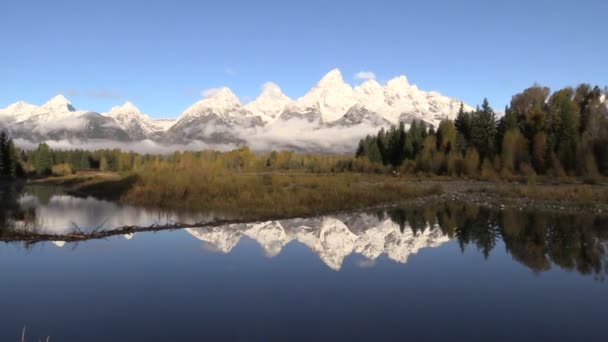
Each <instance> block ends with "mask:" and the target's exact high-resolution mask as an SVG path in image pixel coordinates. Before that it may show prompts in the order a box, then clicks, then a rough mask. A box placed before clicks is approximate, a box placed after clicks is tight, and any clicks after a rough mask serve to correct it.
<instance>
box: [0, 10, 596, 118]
mask: <svg viewBox="0 0 608 342" xmlns="http://www.w3.org/2000/svg"><path fill="white" fill-rule="evenodd" d="M607 15H608V1H606V0H596V1H593V0H588V1H585V0H578V1H565V0H563V1H548V0H546V1H541V0H538V1H534V0H527V1H524V0H518V1H422V0H420V1H403V0H402V1H380V0H376V1H353V0H351V1H329V0H326V1H317V0H307V1H278V0H277V1H188V2H186V1H175V0H174V1H162V0H155V1H127V0H121V1H115V0H104V1H46V0H40V1H35V0H29V1H23V0H5V1H2V4H0V107H5V106H6V105H8V104H10V103H12V102H15V101H17V100H21V99H23V100H26V101H28V102H32V103H38V104H40V103H43V102H44V101H45V100H46V99H48V98H50V97H51V96H53V95H55V94H57V93H59V92H63V93H65V94H66V96H67V97H68V98H70V99H71V100H72V102H73V103H74V105H75V106H76V107H77V108H82V109H92V110H97V111H105V110H107V109H109V108H110V107H111V106H112V105H115V104H118V103H121V102H124V101H125V100H131V101H133V102H134V103H135V104H136V105H137V106H138V107H139V108H140V109H142V110H143V111H144V112H147V113H149V114H151V115H152V116H154V117H162V116H169V117H172V116H177V115H178V114H179V113H181V112H182V111H183V110H184V109H185V108H186V107H188V106H189V105H190V104H192V103H193V102H195V101H196V100H198V99H199V98H200V94H201V91H203V90H204V89H207V88H212V87H218V86H229V87H230V88H232V89H233V90H234V91H235V93H237V95H239V96H241V97H243V98H252V97H255V96H256V95H257V94H258V92H259V90H260V87H261V85H262V84H263V83H264V82H266V81H273V82H276V83H277V84H279V85H280V86H281V87H282V88H283V90H284V91H285V93H286V94H287V95H289V96H291V97H294V98H297V97H299V96H301V95H303V94H304V93H305V92H306V91H307V90H308V89H309V88H310V87H311V86H313V85H314V84H315V83H316V82H317V81H318V80H319V78H320V77H322V76H323V75H324V74H325V73H326V72H327V71H329V70H330V69H332V68H336V67H337V68H340V69H341V70H342V72H343V75H344V78H345V79H346V81H348V82H349V83H351V84H353V85H354V84H357V83H358V82H359V81H356V80H355V78H354V74H355V73H357V72H359V71H373V72H374V73H375V74H376V75H377V79H378V80H379V81H385V80H387V79H389V78H391V77H393V76H396V75H399V74H405V75H406V76H407V77H408V79H409V80H410V82H411V83H415V84H417V85H418V86H419V87H420V88H421V89H424V90H437V91H439V92H441V93H444V94H446V95H450V96H454V97H458V98H461V99H463V100H465V101H466V102H468V103H470V104H472V105H475V104H477V103H480V102H481V99H482V98H483V97H488V98H489V99H490V103H491V104H492V105H494V107H496V108H498V109H499V110H502V109H503V107H504V106H505V104H507V103H508V101H509V100H510V97H511V95H513V94H514V93H516V92H518V91H520V90H522V89H524V88H525V87H527V86H529V85H531V84H532V83H534V82H538V83H541V84H544V85H548V86H550V87H551V88H557V87H562V86H566V85H575V84H578V83H580V82H589V83H593V84H599V85H602V86H603V85H606V84H608V63H607V60H608V43H607V41H608V19H607Z"/></svg>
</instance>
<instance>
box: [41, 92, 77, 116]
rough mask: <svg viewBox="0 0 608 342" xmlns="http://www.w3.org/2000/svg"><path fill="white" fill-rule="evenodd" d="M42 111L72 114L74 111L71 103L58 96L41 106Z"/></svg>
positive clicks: (60, 95)
mask: <svg viewBox="0 0 608 342" xmlns="http://www.w3.org/2000/svg"><path fill="white" fill-rule="evenodd" d="M42 109H43V110H44V111H46V112H74V111H76V110H75V109H74V107H73V106H72V102H70V100H68V99H66V98H65V96H63V95H62V94H59V95H57V96H55V97H53V98H52V99H50V100H48V101H47V102H46V103H45V104H43V105H42Z"/></svg>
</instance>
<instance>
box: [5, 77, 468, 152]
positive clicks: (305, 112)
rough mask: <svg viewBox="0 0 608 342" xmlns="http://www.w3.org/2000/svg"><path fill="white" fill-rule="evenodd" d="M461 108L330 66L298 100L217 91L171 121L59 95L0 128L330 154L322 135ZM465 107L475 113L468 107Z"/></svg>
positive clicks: (22, 108) (44, 137)
mask: <svg viewBox="0 0 608 342" xmlns="http://www.w3.org/2000/svg"><path fill="white" fill-rule="evenodd" d="M460 104H461V101H460V100H458V99H455V98H451V97H447V96H443V95H441V94H439V93H437V92H435V91H430V92H426V91H422V90H419V89H418V87H417V86H416V85H411V84H409V82H408V80H407V78H406V77H405V76H399V77H396V78H394V79H391V80H389V81H388V82H386V84H384V85H381V84H380V83H378V82H377V81H375V80H367V81H365V82H364V83H362V84H361V85H358V86H356V87H354V88H353V87H352V86H351V85H349V84H347V83H346V82H344V80H343V77H342V74H341V72H340V71H339V70H338V69H334V70H332V71H330V72H329V73H327V74H326V75H325V76H324V77H323V78H322V79H321V80H320V81H319V82H318V83H317V84H316V85H315V86H314V87H313V88H312V89H310V90H309V91H308V92H307V93H306V94H305V95H304V96H302V97H300V98H298V99H295V100H294V99H291V98H289V97H288V96H287V95H285V94H284V93H283V92H282V90H281V88H280V87H279V86H278V85H276V84H274V83H267V84H265V85H264V87H263V90H262V92H261V94H260V95H259V96H258V97H257V98H256V99H254V100H253V101H251V102H249V103H247V104H242V103H241V101H240V100H239V98H238V97H237V96H236V95H235V94H234V93H233V92H232V91H231V90H230V89H229V88H219V89H216V90H215V91H214V92H212V93H211V94H208V96H207V97H206V98H204V99H202V100H200V101H198V102H196V103H194V104H193V105H192V106H190V107H188V108H187V109H186V110H185V111H184V112H183V113H182V114H181V115H180V116H179V117H178V118H176V119H152V118H150V116H148V115H146V114H144V113H142V112H141V111H140V110H139V109H138V108H137V107H136V106H135V105H134V104H133V103H131V102H126V103H124V104H123V105H120V106H115V107H113V108H111V109H110V110H109V111H108V112H101V113H100V112H96V111H86V110H78V109H76V108H74V106H73V105H72V103H71V102H70V101H69V100H68V99H67V98H65V97H64V96H63V95H57V96H55V97H53V98H52V99H50V100H49V101H48V102H46V103H45V104H43V105H42V106H37V105H33V104H30V103H26V102H23V101H20V102H17V103H14V104H11V105H9V106H8V107H6V108H4V109H0V129H2V130H6V131H8V132H9V133H10V135H11V136H12V137H14V138H17V139H21V140H24V141H29V142H32V143H38V142H43V141H57V140H68V141H72V142H73V141H90V140H109V141H115V142H119V143H128V142H137V141H144V140H151V141H154V142H156V143H159V144H171V145H173V144H182V145H187V144H191V143H193V142H200V143H203V144H207V145H212V146H215V147H217V146H222V145H223V146H230V147H235V146H240V145H252V146H253V148H258V149H272V148H285V147H291V148H296V149H297V148H298V146H300V147H302V149H304V150H307V149H311V148H312V149H320V150H329V151H331V150H332V149H333V146H335V145H334V144H331V143H329V144H328V143H324V142H323V141H322V140H324V139H326V137H327V139H334V140H335V139H343V140H344V141H348V142H349V143H350V142H351V141H352V142H355V141H356V140H358V139H360V138H361V137H362V136H364V135H365V134H368V133H372V132H375V131H377V130H378V129H379V128H380V127H386V126H389V125H391V124H397V123H398V122H400V121H403V122H405V123H406V124H408V123H411V122H412V121H413V120H422V121H425V122H427V123H428V124H431V125H437V124H438V123H439V122H440V121H441V120H442V119H444V118H450V119H453V118H454V117H455V116H456V114H457V112H458V109H459V107H460ZM465 110H472V108H471V107H470V106H468V105H466V104H465ZM306 139H308V140H310V141H308V142H307V144H298V142H301V141H302V140H306ZM316 140H319V141H316ZM345 145H348V144H345ZM352 148H354V146H353V147H352Z"/></svg>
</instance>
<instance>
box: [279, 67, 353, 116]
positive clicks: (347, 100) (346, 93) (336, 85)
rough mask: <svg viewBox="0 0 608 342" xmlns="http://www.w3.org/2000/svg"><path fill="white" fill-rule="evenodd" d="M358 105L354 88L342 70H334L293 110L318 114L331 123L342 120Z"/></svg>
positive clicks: (303, 97) (297, 103) (299, 100)
mask: <svg viewBox="0 0 608 342" xmlns="http://www.w3.org/2000/svg"><path fill="white" fill-rule="evenodd" d="M356 103H357V100H356V99H355V93H354V91H353V88H352V87H351V86H350V85H348V84H346V83H345V82H344V80H343V79H342V73H341V72H340V70H338V69H334V70H332V71H330V72H329V73H327V75H325V76H324V77H323V78H322V79H321V80H320V81H319V83H317V85H316V86H315V87H314V88H312V89H311V90H309V91H308V93H306V95H304V96H302V97H301V98H299V99H298V101H297V102H296V105H295V107H294V108H291V109H292V110H293V111H295V112H298V113H306V112H313V113H318V114H319V115H320V116H321V119H322V120H323V122H327V123H329V122H333V121H336V120H338V119H340V118H341V117H342V116H343V115H344V114H345V113H346V112H347V111H348V110H349V109H350V108H351V107H352V106H354V105H355V104H356Z"/></svg>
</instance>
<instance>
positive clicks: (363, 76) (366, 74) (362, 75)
mask: <svg viewBox="0 0 608 342" xmlns="http://www.w3.org/2000/svg"><path fill="white" fill-rule="evenodd" d="M355 79H358V80H362V81H367V80H375V79H376V74H374V73H373V72H371V71H359V72H358V73H356V74H355Z"/></svg>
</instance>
